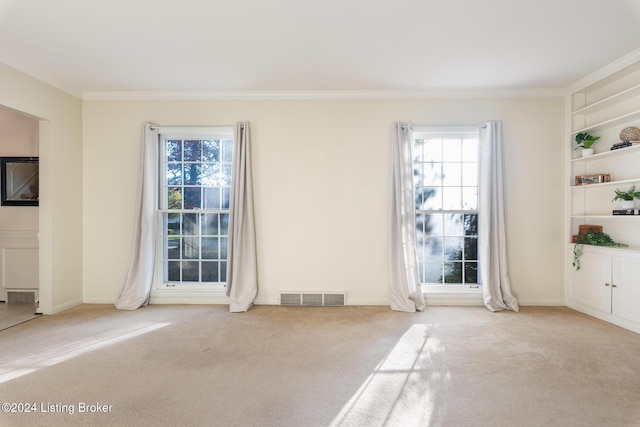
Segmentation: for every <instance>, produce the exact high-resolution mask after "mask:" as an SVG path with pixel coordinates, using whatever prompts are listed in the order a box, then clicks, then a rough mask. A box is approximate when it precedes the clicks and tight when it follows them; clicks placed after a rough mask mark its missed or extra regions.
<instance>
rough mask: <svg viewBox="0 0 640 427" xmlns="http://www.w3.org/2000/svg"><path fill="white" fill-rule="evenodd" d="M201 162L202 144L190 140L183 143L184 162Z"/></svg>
mask: <svg viewBox="0 0 640 427" xmlns="http://www.w3.org/2000/svg"><path fill="white" fill-rule="evenodd" d="M200 160H202V142H201V141H199V140H190V141H185V142H184V161H185V162H190V161H196V162H199V161H200Z"/></svg>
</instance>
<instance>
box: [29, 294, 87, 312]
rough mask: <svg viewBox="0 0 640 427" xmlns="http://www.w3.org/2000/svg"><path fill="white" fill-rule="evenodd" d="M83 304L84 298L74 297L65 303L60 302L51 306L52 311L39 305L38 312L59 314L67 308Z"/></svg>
mask: <svg viewBox="0 0 640 427" xmlns="http://www.w3.org/2000/svg"><path fill="white" fill-rule="evenodd" d="M81 304H82V299H80V298H78V299H74V300H71V301H68V302H65V303H63V304H58V305H55V306H53V307H52V308H51V311H49V310H43V309H42V306H38V308H37V309H36V313H38V314H44V315H49V314H57V313H60V312H63V311H66V310H69V309H70V308H73V307H76V306H79V305H81Z"/></svg>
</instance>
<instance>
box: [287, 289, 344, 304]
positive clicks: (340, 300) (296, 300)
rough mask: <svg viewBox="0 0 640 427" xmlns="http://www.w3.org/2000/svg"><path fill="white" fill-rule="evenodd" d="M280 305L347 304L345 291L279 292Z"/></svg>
mask: <svg viewBox="0 0 640 427" xmlns="http://www.w3.org/2000/svg"><path fill="white" fill-rule="evenodd" d="M280 305H286V306H294V307H303V306H313V307H317V306H331V307H342V306H345V305H347V293H346V292H293V291H291V292H280Z"/></svg>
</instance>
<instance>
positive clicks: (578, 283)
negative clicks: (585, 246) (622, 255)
mask: <svg viewBox="0 0 640 427" xmlns="http://www.w3.org/2000/svg"><path fill="white" fill-rule="evenodd" d="M571 256H572V257H573V251H571ZM611 262H612V257H611V255H606V254H599V253H593V252H589V251H587V250H585V251H584V252H583V253H582V256H581V257H580V270H578V271H576V270H575V269H572V274H571V282H570V284H569V298H571V299H572V300H573V301H575V302H577V303H579V304H582V305H584V306H587V307H590V308H594V309H596V310H600V311H602V312H604V313H611Z"/></svg>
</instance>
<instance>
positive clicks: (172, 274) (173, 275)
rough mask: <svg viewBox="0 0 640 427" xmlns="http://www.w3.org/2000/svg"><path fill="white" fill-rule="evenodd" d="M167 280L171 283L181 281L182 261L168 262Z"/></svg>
mask: <svg viewBox="0 0 640 427" xmlns="http://www.w3.org/2000/svg"><path fill="white" fill-rule="evenodd" d="M167 280H168V281H169V282H179V281H180V261H169V262H167Z"/></svg>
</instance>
